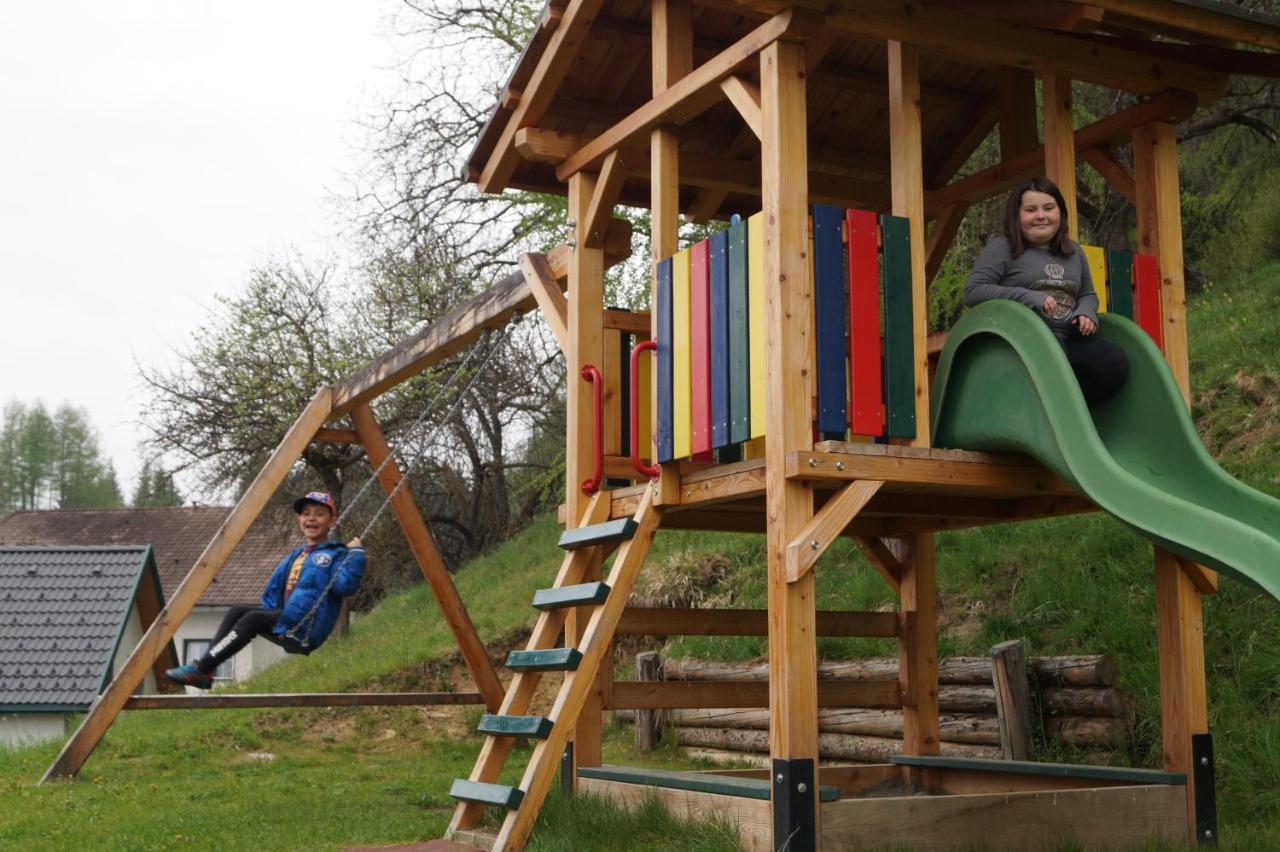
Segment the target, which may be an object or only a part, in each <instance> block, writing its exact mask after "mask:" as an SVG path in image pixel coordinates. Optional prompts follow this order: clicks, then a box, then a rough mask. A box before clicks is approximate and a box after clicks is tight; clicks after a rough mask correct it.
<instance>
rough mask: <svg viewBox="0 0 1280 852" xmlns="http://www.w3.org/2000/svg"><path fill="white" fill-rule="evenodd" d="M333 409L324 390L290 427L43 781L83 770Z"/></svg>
mask: <svg viewBox="0 0 1280 852" xmlns="http://www.w3.org/2000/svg"><path fill="white" fill-rule="evenodd" d="M332 410H333V391H332V390H331V389H330V388H327V387H324V388H321V389H320V390H318V391H317V392H316V395H315V396H314V397H312V398H311V402H309V403H308V404H307V407H306V408H305V409H303V411H302V414H300V415H299V416H298V419H297V420H296V421H294V423H293V425H292V426H290V427H289V431H288V432H286V433H285V436H284V438H282V439H281V441H280V444H279V445H278V446H277V447H276V448H275V450H274V451H273V452H272V453H271V457H270V458H268V459H267V463H266V464H265V465H263V467H262V470H261V471H259V472H258V475H257V477H256V478H255V479H254V480H253V483H252V484H251V485H250V486H249V487H248V489H246V490H245V492H244V495H243V496H242V497H241V498H240V500H239V501H238V502H237V503H236V505H235V508H234V509H232V510H231V513H230V514H228V515H227V519H226V520H225V521H223V522H222V526H221V527H219V528H218V532H217V533H215V534H214V536H213V540H212V541H210V542H209V544H208V545H207V546H206V547H205V549H204V552H203V553H201V554H200V558H199V559H197V560H196V564H195V565H193V566H192V567H191V570H190V571H189V572H188V573H187V576H186V577H185V578H184V579H183V581H182V582H181V583H180V584H179V585H178V588H177V589H175V590H174V592H173V594H171V595H170V596H169V603H168V604H167V605H166V606H165V608H164V609H163V610H161V612H160V615H159V616H157V617H156V620H155V621H154V622H153V623H152V624H151V627H150V628H149V629H148V630H147V632H146V633H144V634H143V636H142V639H141V641H139V642H138V646H137V647H136V648H134V649H133V653H131V654H130V655H129V659H128V660H126V661H125V663H124V665H123V666H121V668H120V671H119V673H118V674H117V675H116V676H115V679H114V680H112V681H111V683H110V685H108V686H107V688H106V690H105V691H104V692H103V693H102V695H100V696H99V697H98V700H97V701H96V702H95V703H94V705H93V707H92V708H91V709H90V710H89V714H88V715H87V716H85V717H84V721H83V722H81V723H80V727H79V728H77V729H76V732H75V733H74V734H72V735H71V739H69V740H67V742H66V744H65V745H63V747H62V751H61V752H59V753H58V757H57V759H56V760H54V762H53V764H52V765H51V766H50V767H49V768H48V770H46V771H45V773H44V777H43V778H41V779H40V783H41V784H43V783H45V782H46V781H49V780H51V779H54V778H66V777H71V776H73V775H75V774H76V773H77V772H79V771H80V767H81V766H83V765H84V762H85V761H86V760H88V759H89V755H90V754H91V753H92V752H93V749H94V747H95V746H97V744H98V741H99V740H101V739H102V735H103V734H105V733H106V732H107V728H109V727H111V723H112V722H114V721H115V718H116V716H117V715H118V714H119V713H120V710H121V709H123V707H124V705H125V703H126V702H127V701H128V700H129V697H130V696H131V695H133V692H134V690H136V689H137V688H138V685H139V684H141V683H142V681H143V679H144V678H145V677H146V676H147V671H148V670H149V669H150V668H151V665H152V663H154V662H155V660H156V658H157V657H159V656H160V655H161V654H163V653H165V651H166V650H167V649H168V648H169V642H170V640H172V639H173V635H174V634H175V633H177V632H178V628H179V627H180V626H182V622H183V621H184V620H186V617H187V616H188V615H189V614H190V613H191V610H192V609H194V608H195V605H196V602H197V601H199V600H200V596H201V595H202V594H204V590H205V589H207V588H209V584H210V583H212V582H213V578H214V577H216V576H218V572H219V571H221V570H222V566H223V565H225V564H226V562H227V559H228V557H230V556H231V552H232V551H233V550H235V549H236V545H237V544H239V543H240V539H242V538H244V534H245V533H246V532H247V531H248V530H249V527H250V525H252V524H253V522H254V520H255V519H256V518H257V517H258V515H259V513H261V512H262V510H263V508H264V507H265V506H266V505H267V501H268V500H270V499H271V495H272V494H274V493H275V490H276V488H277V487H278V486H279V485H280V483H281V482H283V481H284V478H285V476H287V475H288V473H289V471H290V470H291V469H292V468H293V465H294V462H296V461H297V460H298V456H299V455H301V454H302V451H303V450H305V449H306V448H307V445H308V444H310V443H311V440H312V438H313V437H314V436H315V434H316V432H317V431H318V430H319V429H320V428H321V427H322V426H323V425H324V421H325V420H326V418H328V416H329V413H330V412H331V411H332Z"/></svg>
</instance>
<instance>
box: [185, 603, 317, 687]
mask: <svg viewBox="0 0 1280 852" xmlns="http://www.w3.org/2000/svg"><path fill="white" fill-rule="evenodd" d="M279 620H280V610H278V609H262V608H261V607H252V606H233V607H231V608H230V609H229V610H227V614H226V615H225V616H223V618H222V624H221V625H219V627H218V632H217V633H216V634H214V637H213V644H212V645H210V646H209V650H208V651H207V652H206V653H205V655H204V656H203V657H201V658H200V660H199V662H197V663H196V665H197V666H198V667H199V668H200V670H201V671H206V672H211V671H213V670H214V669H216V668H217V667H218V666H220V665H222V664H223V663H225V662H226V661H227V660H229V659H231V658H232V657H234V656H235V655H236V653H237V652H238V651H239V650H240V649H241V648H243V647H244V646H245V645H248V644H249V643H250V642H251V641H253V637H255V636H262V637H263V638H265V639H267V640H269V641H271V642H274V643H275V644H277V645H279V646H280V647H281V648H284V649H285V650H286V651H288V652H289V653H290V654H300V653H305V651H304V650H303V648H302V646H301V645H300V644H298V642H297V641H296V640H293V639H289V638H287V637H284V636H276V635H275V634H274V633H272V632H271V628H272V627H274V626H275V624H276V622H277V621H279Z"/></svg>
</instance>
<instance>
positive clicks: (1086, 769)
mask: <svg viewBox="0 0 1280 852" xmlns="http://www.w3.org/2000/svg"><path fill="white" fill-rule="evenodd" d="M889 762H890V763H898V764H901V765H903V766H926V767H937V768H939V769H968V770H973V769H979V770H982V771H983V772H1004V773H1006V774H1009V775H1049V776H1052V777H1054V778H1090V779H1095V780H1104V781H1127V782H1131V783H1133V784H1186V783H1187V776H1186V774H1185V773H1182V772H1162V771H1160V770H1159V769H1130V768H1128V767H1125V766H1076V765H1074V764H1070V763H1036V762H1035V761H1032V760H986V759H983V758H979V757H937V756H934V755H918V756H917V755H906V754H891V755H889ZM581 771H582V770H579V772H581Z"/></svg>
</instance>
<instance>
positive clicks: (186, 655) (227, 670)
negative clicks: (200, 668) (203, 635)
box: [182, 639, 236, 680]
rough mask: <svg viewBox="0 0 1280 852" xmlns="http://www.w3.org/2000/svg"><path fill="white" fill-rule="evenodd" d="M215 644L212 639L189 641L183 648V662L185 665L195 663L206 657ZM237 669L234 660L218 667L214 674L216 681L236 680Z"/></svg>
mask: <svg viewBox="0 0 1280 852" xmlns="http://www.w3.org/2000/svg"><path fill="white" fill-rule="evenodd" d="M212 644H213V640H212V639H188V640H187V641H186V642H184V643H183V646H182V661H183V662H184V663H193V664H194V663H195V661H196V660H198V659H200V658H201V657H203V656H204V654H205V652H206V651H208V650H209V646H210V645H212ZM235 676H236V669H235V662H234V658H232V659H231V660H227V661H225V662H224V663H223V664H222V665H220V666H218V670H217V671H216V672H214V673H213V679H214V680H235Z"/></svg>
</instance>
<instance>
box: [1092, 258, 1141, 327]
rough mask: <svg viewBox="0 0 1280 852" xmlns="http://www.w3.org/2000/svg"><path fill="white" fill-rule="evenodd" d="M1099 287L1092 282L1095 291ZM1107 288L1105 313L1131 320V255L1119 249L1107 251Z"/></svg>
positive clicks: (1096, 283)
mask: <svg viewBox="0 0 1280 852" xmlns="http://www.w3.org/2000/svg"><path fill="white" fill-rule="evenodd" d="M1100 286H1102V285H1100V284H1099V283H1098V282H1097V281H1095V282H1093V287H1094V289H1095V290H1096V289H1097V288H1098V287H1100ZM1106 286H1107V288H1108V291H1109V295H1110V301H1109V302H1108V304H1107V311H1108V312H1109V313H1113V314H1119V315H1120V316H1122V317H1124V318H1125V319H1133V255H1132V254H1131V253H1130V252H1127V251H1123V250H1121V249H1108V250H1107V285H1106Z"/></svg>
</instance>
